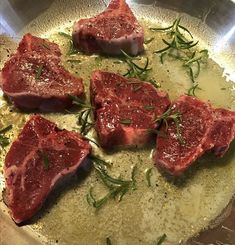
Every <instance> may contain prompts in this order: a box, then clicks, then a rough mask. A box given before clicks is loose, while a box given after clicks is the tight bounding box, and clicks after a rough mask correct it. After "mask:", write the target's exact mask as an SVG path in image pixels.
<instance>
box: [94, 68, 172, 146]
mask: <svg viewBox="0 0 235 245" xmlns="http://www.w3.org/2000/svg"><path fill="white" fill-rule="evenodd" d="M90 89H91V101H92V105H93V106H94V107H95V120H96V124H95V128H96V131H97V133H98V136H99V139H100V143H101V145H102V146H103V147H104V148H106V149H111V148H114V147H116V146H124V145H126V146H132V145H137V146H142V145H144V144H146V143H147V142H148V141H149V140H150V139H151V136H152V133H151V129H156V128H157V126H158V123H156V122H154V119H155V118H156V117H157V116H159V115H161V114H162V113H163V112H165V110H166V109H167V108H168V106H169V105H170V101H169V98H168V95H167V94H166V93H165V92H162V91H159V90H156V89H155V88H154V87H153V86H152V85H151V84H150V83H147V82H143V81H140V80H137V79H127V78H125V77H122V76H120V75H117V74H115V73H110V72H104V71H95V72H94V73H93V74H92V78H91V85H90Z"/></svg>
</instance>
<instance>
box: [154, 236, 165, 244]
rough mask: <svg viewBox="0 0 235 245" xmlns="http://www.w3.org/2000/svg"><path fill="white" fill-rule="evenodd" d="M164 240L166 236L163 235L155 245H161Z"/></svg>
mask: <svg viewBox="0 0 235 245" xmlns="http://www.w3.org/2000/svg"><path fill="white" fill-rule="evenodd" d="M165 240H166V234H163V235H162V236H161V237H160V238H159V240H158V241H157V244H156V245H162V244H163V242H164V241H165Z"/></svg>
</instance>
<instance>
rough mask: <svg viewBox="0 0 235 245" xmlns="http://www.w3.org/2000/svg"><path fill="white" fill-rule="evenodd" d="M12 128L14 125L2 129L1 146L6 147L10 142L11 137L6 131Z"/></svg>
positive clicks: (0, 131) (0, 134)
mask: <svg viewBox="0 0 235 245" xmlns="http://www.w3.org/2000/svg"><path fill="white" fill-rule="evenodd" d="M11 129H12V125H9V126H7V127H4V128H2V129H0V147H1V148H2V149H3V148H4V147H6V146H8V145H9V144H10V141H9V138H8V137H6V136H5V133H6V132H8V131H9V130H11Z"/></svg>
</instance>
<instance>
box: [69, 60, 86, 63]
mask: <svg viewBox="0 0 235 245" xmlns="http://www.w3.org/2000/svg"><path fill="white" fill-rule="evenodd" d="M66 61H67V62H70V63H81V62H82V61H81V60H66Z"/></svg>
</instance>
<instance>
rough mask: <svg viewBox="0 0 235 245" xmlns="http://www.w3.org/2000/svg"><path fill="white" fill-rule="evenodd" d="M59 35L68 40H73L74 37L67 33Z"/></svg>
mask: <svg viewBox="0 0 235 245" xmlns="http://www.w3.org/2000/svg"><path fill="white" fill-rule="evenodd" d="M58 34H59V35H60V36H63V37H66V38H68V39H72V36H71V35H69V34H67V33H65V32H61V31H60V32H58Z"/></svg>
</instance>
